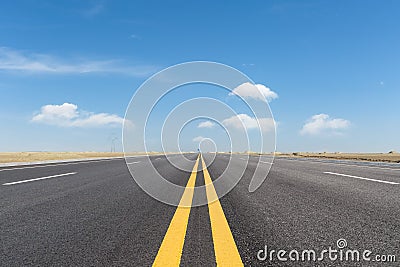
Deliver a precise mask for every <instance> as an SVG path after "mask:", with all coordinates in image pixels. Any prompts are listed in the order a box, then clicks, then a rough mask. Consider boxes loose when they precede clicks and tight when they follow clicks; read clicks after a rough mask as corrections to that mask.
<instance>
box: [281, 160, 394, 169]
mask: <svg viewBox="0 0 400 267" xmlns="http://www.w3.org/2000/svg"><path fill="white" fill-rule="evenodd" d="M276 159H278V160H288V161H297V162H307V163H314V164H320V163H322V164H329V165H341V166H349V167H359V168H371V169H381V170H391V171H400V168H396V167H395V168H390V167H387V168H385V167H377V166H362V165H356V164H346V163H339V162H338V163H335V162H323V161H322V160H321V161H313V160H312V159H311V160H299V159H294V158H293V159H288V158H279V157H277V158H276Z"/></svg>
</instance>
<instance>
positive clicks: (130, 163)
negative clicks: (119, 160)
mask: <svg viewBox="0 0 400 267" xmlns="http://www.w3.org/2000/svg"><path fill="white" fill-rule="evenodd" d="M135 163H140V161H134V162H128V163H127V164H135Z"/></svg>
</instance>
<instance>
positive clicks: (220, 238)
mask: <svg viewBox="0 0 400 267" xmlns="http://www.w3.org/2000/svg"><path fill="white" fill-rule="evenodd" d="M201 162H202V165H203V166H202V167H203V174H204V181H205V184H206V192H207V201H208V212H209V214H210V221H211V229H212V237H213V242H214V253H215V259H216V262H217V266H244V265H243V263H242V259H241V258H240V255H239V251H238V249H237V247H236V244H235V240H234V239H233V235H232V232H231V229H230V228H229V224H228V221H227V220H226V217H225V214H224V211H223V209H222V206H221V203H220V202H219V199H218V195H217V192H216V191H215V188H214V185H213V182H212V180H211V177H210V174H209V173H208V170H207V165H206V164H205V162H204V159H203V157H201Z"/></svg>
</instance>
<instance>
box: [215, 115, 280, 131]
mask: <svg viewBox="0 0 400 267" xmlns="http://www.w3.org/2000/svg"><path fill="white" fill-rule="evenodd" d="M222 124H223V125H224V126H225V127H227V128H231V129H245V130H252V129H261V131H262V132H270V131H272V130H274V129H275V124H276V123H275V121H274V120H273V119H272V118H253V117H250V116H249V115H247V114H238V115H234V116H232V117H230V118H228V119H225V120H223V121H222Z"/></svg>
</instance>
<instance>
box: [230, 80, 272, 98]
mask: <svg viewBox="0 0 400 267" xmlns="http://www.w3.org/2000/svg"><path fill="white" fill-rule="evenodd" d="M229 95H238V96H241V97H243V98H248V99H249V98H252V99H256V100H261V101H268V102H271V101H272V100H273V99H276V98H278V94H277V93H275V92H274V91H272V90H271V89H270V88H268V87H266V86H265V85H263V84H252V83H249V82H246V83H242V84H241V85H239V86H238V87H236V88H235V89H234V90H233V91H232V92H230V93H229Z"/></svg>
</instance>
